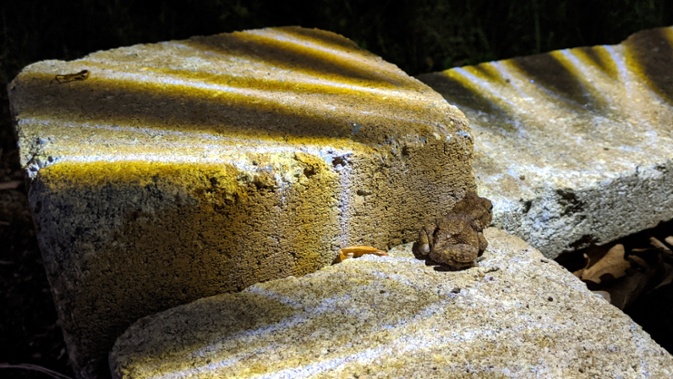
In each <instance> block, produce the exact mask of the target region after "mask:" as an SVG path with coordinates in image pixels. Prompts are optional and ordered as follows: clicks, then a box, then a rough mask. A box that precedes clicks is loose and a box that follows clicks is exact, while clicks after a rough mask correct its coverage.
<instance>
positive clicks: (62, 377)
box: [0, 363, 72, 379]
mask: <svg viewBox="0 0 673 379" xmlns="http://www.w3.org/2000/svg"><path fill="white" fill-rule="evenodd" d="M3 368H15V369H19V370H33V371H38V372H41V373H43V374H45V375H49V376H51V377H52V378H56V379H72V378H71V377H69V376H67V375H63V374H61V373H58V372H56V371H53V370H50V369H48V368H46V367H42V366H38V365H33V364H30V363H21V364H18V365H10V364H9V363H0V369H3Z"/></svg>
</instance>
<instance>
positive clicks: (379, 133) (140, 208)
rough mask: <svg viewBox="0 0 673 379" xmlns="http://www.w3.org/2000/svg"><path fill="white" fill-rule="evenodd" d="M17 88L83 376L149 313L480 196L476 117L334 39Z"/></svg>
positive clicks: (300, 268)
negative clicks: (472, 120) (474, 161)
mask: <svg viewBox="0 0 673 379" xmlns="http://www.w3.org/2000/svg"><path fill="white" fill-rule="evenodd" d="M81 70H88V71H89V76H88V78H87V79H86V80H77V81H67V80H65V82H64V79H67V77H64V76H58V75H68V74H73V73H77V72H80V71H81ZM56 79H58V80H56ZM59 80H60V81H61V82H62V83H59ZM8 92H9V97H10V102H11V108H12V113H13V115H14V117H15V120H16V129H17V133H18V136H19V143H20V148H21V162H22V164H23V165H25V167H26V170H27V173H28V175H29V177H30V179H31V184H30V205H31V207H32V209H33V211H34V217H35V221H36V224H37V227H38V240H39V243H40V246H41V249H42V253H43V256H44V262H45V267H46V270H47V273H48V276H49V279H50V282H51V285H52V290H53V294H54V298H55V302H56V305H57V308H58V313H59V317H60V322H61V324H62V326H63V329H64V332H65V337H66V342H67V344H68V348H69V353H70V356H71V359H72V361H73V363H74V368H75V371H76V372H77V373H78V375H79V376H80V377H94V376H96V375H99V374H100V373H101V372H102V371H100V370H102V369H106V368H107V364H106V362H104V361H103V360H102V358H103V357H105V356H106V354H107V352H108V351H109V349H110V347H111V346H112V344H113V342H114V340H115V338H117V337H118V336H119V335H120V334H121V333H122V332H123V331H124V330H125V329H126V328H127V327H128V326H129V325H130V324H131V323H132V322H133V321H135V320H137V319H138V318H140V317H142V316H145V315H148V314H151V313H154V312H157V311H160V310H163V309H167V308H169V307H172V306H175V305H177V304H181V303H185V302H189V301H192V300H195V299H197V298H200V297H203V296H209V295H213V294H216V293H223V292H228V291H236V290H240V289H243V288H245V287H247V286H248V285H251V284H253V283H256V282H259V281H264V280H269V279H274V278H279V277H286V276H288V275H302V274H306V273H309V272H313V271H315V270H317V269H318V268H320V267H322V266H325V265H327V264H329V263H330V262H331V261H332V259H333V258H334V256H335V255H336V252H337V249H338V248H339V247H342V246H346V245H358V244H366V245H374V246H377V247H380V248H386V247H387V246H391V245H393V244H398V243H402V242H406V241H412V240H413V239H415V236H416V233H417V231H418V227H419V226H420V225H421V224H422V223H423V221H424V220H426V219H427V218H428V217H437V216H440V215H441V214H442V213H443V212H445V211H446V210H447V209H449V208H450V207H451V206H452V205H453V204H454V203H455V201H456V200H457V199H459V198H460V197H462V196H463V194H464V193H465V192H466V191H468V190H474V188H475V182H474V178H473V176H472V172H471V166H470V165H471V158H472V140H471V135H470V132H469V130H468V129H467V121H466V119H465V117H464V116H463V114H462V113H461V112H460V111H459V110H458V109H457V108H455V107H453V106H451V105H449V104H447V103H446V102H445V101H444V99H443V98H442V97H441V96H440V95H439V94H437V93H435V92H434V91H432V90H431V89H430V88H428V87H427V86H426V85H424V84H422V83H421V82H419V81H418V80H416V79H413V78H410V77H408V76H407V75H406V74H404V73H403V72H402V71H401V70H399V69H398V68H397V67H395V66H393V65H391V64H388V63H385V62H383V61H382V60H381V59H380V58H378V57H376V56H374V55H372V54H371V53H368V52H366V51H364V50H361V49H359V48H357V46H356V45H355V44H354V43H353V42H351V41H349V40H347V39H345V38H343V37H341V36H339V35H336V34H333V33H329V32H323V31H319V30H309V29H302V28H296V27H289V28H271V29H262V30H253V31H246V32H240V33H232V34H220V35H215V36H210V37H194V38H191V39H189V40H185V41H172V42H165V43H157V44H149V45H137V46H131V47H124V48H119V49H114V50H110V51H103V52H97V53H93V54H91V55H89V56H86V57H84V58H82V59H79V60H75V61H71V62H63V61H44V62H38V63H35V64H33V65H30V66H28V67H26V68H25V69H24V70H23V71H22V72H21V73H20V75H19V76H18V77H17V78H16V79H15V80H14V81H13V82H12V83H10V85H9V86H8ZM96 370H99V371H98V372H97V371H96Z"/></svg>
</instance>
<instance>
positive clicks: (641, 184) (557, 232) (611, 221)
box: [475, 160, 673, 258]
mask: <svg viewBox="0 0 673 379" xmlns="http://www.w3.org/2000/svg"><path fill="white" fill-rule="evenodd" d="M671 173H673V161H671V160H668V161H665V162H661V164H658V165H655V166H652V167H636V170H635V171H634V172H631V173H622V174H623V176H621V177H619V178H611V179H604V180H602V181H601V182H595V183H594V185H593V186H585V187H578V188H562V187H554V186H553V184H550V185H549V186H548V187H545V188H543V189H538V190H537V191H535V193H536V194H537V197H529V196H526V194H522V196H521V197H520V198H518V199H516V198H505V197H503V196H501V195H499V194H497V193H494V192H492V191H491V190H490V189H489V186H488V185H487V184H485V183H484V182H483V181H481V180H480V179H479V176H480V175H479V172H478V171H477V172H476V173H475V174H476V177H477V179H476V180H477V187H478V188H479V191H480V193H481V194H482V195H483V196H486V197H488V198H490V199H491V200H493V202H494V204H495V206H494V209H493V225H494V226H496V227H498V228H502V229H504V230H506V231H508V232H510V233H512V234H515V235H517V236H519V237H521V238H522V239H524V240H526V241H528V242H529V243H530V244H531V245H533V246H535V247H536V248H537V249H539V250H540V251H541V252H542V253H543V254H544V255H545V256H546V257H549V258H556V257H557V256H558V255H559V254H561V253H563V252H566V251H574V250H576V249H579V248H584V247H587V246H589V245H590V244H604V243H608V242H610V241H614V240H616V239H618V238H622V237H625V236H627V235H629V234H630V233H624V232H623V231H624V230H631V231H632V233H635V232H637V231H641V230H645V229H649V228H653V227H655V226H656V225H657V224H659V223H660V222H663V221H668V220H670V219H673V192H671V191H670V188H673V174H671ZM629 198H640V199H647V202H646V203H645V204H646V205H647V207H645V208H644V207H642V204H643V203H641V204H640V205H638V204H636V203H634V202H633V201H630V200H629ZM644 215H647V216H646V217H643V216H644Z"/></svg>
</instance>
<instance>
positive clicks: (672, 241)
mask: <svg viewBox="0 0 673 379" xmlns="http://www.w3.org/2000/svg"><path fill="white" fill-rule="evenodd" d="M664 241H665V242H666V243H667V244H669V245H671V246H673V236H668V237H666V238H664Z"/></svg>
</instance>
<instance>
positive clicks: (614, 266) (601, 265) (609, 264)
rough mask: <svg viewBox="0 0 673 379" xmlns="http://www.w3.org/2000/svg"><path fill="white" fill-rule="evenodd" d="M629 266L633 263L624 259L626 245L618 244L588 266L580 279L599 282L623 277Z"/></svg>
mask: <svg viewBox="0 0 673 379" xmlns="http://www.w3.org/2000/svg"><path fill="white" fill-rule="evenodd" d="M629 267H631V264H630V263H629V261H627V260H626V259H624V245H622V244H616V245H615V246H613V247H612V248H610V250H608V252H607V253H606V254H605V256H603V258H601V259H600V260H599V261H598V262H596V263H595V264H594V265H593V266H591V267H586V268H585V269H584V271H583V272H582V274H581V276H580V279H582V280H584V281H591V282H594V283H596V284H599V283H601V282H604V281H605V280H610V279H617V278H621V277H622V276H624V275H625V274H626V270H627V269H628V268H629Z"/></svg>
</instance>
